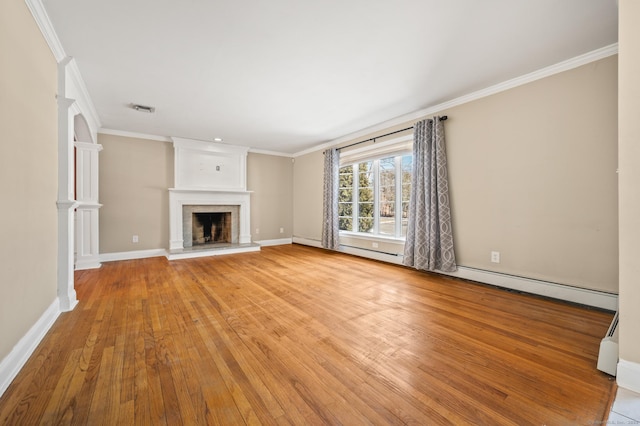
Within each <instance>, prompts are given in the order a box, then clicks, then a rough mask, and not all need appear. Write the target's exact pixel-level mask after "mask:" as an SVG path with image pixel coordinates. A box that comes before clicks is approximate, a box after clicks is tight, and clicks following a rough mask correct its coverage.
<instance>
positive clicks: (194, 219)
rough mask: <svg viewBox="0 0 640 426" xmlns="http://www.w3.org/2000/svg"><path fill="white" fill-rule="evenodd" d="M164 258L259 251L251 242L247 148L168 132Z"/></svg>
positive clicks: (257, 246) (256, 245) (172, 258)
mask: <svg viewBox="0 0 640 426" xmlns="http://www.w3.org/2000/svg"><path fill="white" fill-rule="evenodd" d="M173 146H174V181H175V187H174V188H169V237H170V240H169V252H168V254H167V257H168V258H169V259H170V260H174V259H184V258H188V257H201V256H215V255H219V254H226V253H241V252H248V251H259V250H260V246H259V245H258V244H253V243H252V242H251V226H250V217H251V204H250V203H251V191H247V184H246V157H247V152H248V148H246V147H239V146H233V145H227V144H216V143H211V142H205V141H196V140H191V139H181V138H173Z"/></svg>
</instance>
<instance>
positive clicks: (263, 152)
mask: <svg viewBox="0 0 640 426" xmlns="http://www.w3.org/2000/svg"><path fill="white" fill-rule="evenodd" d="M249 152H252V153H254V154H264V155H275V156H276V157H287V158H293V154H291V153H287V152H279V151H269V150H265V149H255V148H249Z"/></svg>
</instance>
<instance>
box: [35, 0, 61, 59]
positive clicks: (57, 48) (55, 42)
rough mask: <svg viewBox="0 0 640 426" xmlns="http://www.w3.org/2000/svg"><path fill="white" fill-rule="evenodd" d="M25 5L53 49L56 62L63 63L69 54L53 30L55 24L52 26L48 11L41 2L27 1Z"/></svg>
mask: <svg viewBox="0 0 640 426" xmlns="http://www.w3.org/2000/svg"><path fill="white" fill-rule="evenodd" d="M25 3H26V4H27V7H28V8H29V11H30V12H31V15H33V19H35V21H36V24H37V25H38V28H40V31H41V32H42V35H43V36H44V39H45V40H46V42H47V44H48V45H49V49H51V52H52V53H53V56H54V57H55V58H56V62H60V61H62V60H63V59H64V58H65V57H66V56H67V54H66V53H65V52H64V49H63V47H62V43H60V39H59V38H58V35H57V34H56V31H55V30H54V29H53V24H51V20H50V19H49V15H47V11H46V10H45V8H44V6H43V4H42V2H41V1H40V0H25Z"/></svg>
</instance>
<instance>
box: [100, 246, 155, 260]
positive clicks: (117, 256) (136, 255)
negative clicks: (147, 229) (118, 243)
mask: <svg viewBox="0 0 640 426" xmlns="http://www.w3.org/2000/svg"><path fill="white" fill-rule="evenodd" d="M166 255H167V250H165V249H151V250H135V251H122V252H118V253H101V254H100V262H114V261H117V260H132V259H145V258H147V257H158V256H166Z"/></svg>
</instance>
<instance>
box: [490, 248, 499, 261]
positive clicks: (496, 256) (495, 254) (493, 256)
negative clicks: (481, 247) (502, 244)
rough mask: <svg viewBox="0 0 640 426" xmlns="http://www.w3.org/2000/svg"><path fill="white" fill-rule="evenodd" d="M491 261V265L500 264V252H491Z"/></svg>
mask: <svg viewBox="0 0 640 426" xmlns="http://www.w3.org/2000/svg"><path fill="white" fill-rule="evenodd" d="M491 261H492V262H493V263H500V252H499V251H492V252H491Z"/></svg>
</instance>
